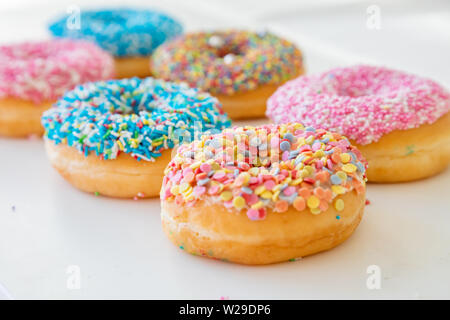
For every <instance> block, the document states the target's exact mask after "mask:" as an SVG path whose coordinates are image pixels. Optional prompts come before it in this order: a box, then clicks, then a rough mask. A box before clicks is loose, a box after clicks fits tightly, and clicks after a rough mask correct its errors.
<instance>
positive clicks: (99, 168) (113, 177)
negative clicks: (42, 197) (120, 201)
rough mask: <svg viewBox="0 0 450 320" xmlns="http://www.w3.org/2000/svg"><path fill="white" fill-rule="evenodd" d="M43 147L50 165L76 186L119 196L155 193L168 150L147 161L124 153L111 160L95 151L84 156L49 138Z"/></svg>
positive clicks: (167, 156) (151, 194) (167, 158)
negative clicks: (103, 157)
mask: <svg viewBox="0 0 450 320" xmlns="http://www.w3.org/2000/svg"><path fill="white" fill-rule="evenodd" d="M45 148H46V150H47V154H48V157H49V159H50V162H51V164H52V166H53V167H54V168H55V169H56V170H57V171H58V172H59V173H60V174H61V175H62V176H63V177H64V178H65V179H66V180H67V181H69V182H70V183H71V184H73V185H74V186H75V187H77V188H78V189H81V190H83V191H85V192H90V193H95V192H98V193H99V194H101V195H105V196H109V197H118V198H133V197H135V196H137V195H139V196H140V197H143V198H149V197H156V196H158V194H159V191H160V189H161V183H162V179H163V175H164V168H165V166H166V165H167V164H168V163H169V161H170V153H171V152H170V150H166V151H164V152H163V153H162V155H161V157H159V158H157V159H156V161H155V162H147V161H137V160H136V159H134V158H133V157H131V156H130V155H129V154H126V153H121V154H119V156H118V157H117V159H114V160H102V159H100V158H99V157H97V156H96V155H95V154H90V155H88V156H87V157H85V156H84V155H83V154H81V153H80V152H79V151H78V150H77V149H75V148H71V147H69V146H67V145H65V144H59V145H55V144H54V142H52V141H50V140H48V139H45Z"/></svg>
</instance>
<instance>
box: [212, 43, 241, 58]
mask: <svg viewBox="0 0 450 320" xmlns="http://www.w3.org/2000/svg"><path fill="white" fill-rule="evenodd" d="M242 55H243V53H242V51H241V50H240V49H239V48H238V47H233V46H226V47H222V48H219V49H218V50H217V52H216V56H217V57H218V58H221V59H223V58H225V57H226V56H242Z"/></svg>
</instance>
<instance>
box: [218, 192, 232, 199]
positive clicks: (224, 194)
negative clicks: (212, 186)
mask: <svg viewBox="0 0 450 320" xmlns="http://www.w3.org/2000/svg"><path fill="white" fill-rule="evenodd" d="M220 198H221V199H222V200H223V201H230V200H231V199H232V198H233V194H232V193H231V192H230V191H224V192H222V193H221V194H220Z"/></svg>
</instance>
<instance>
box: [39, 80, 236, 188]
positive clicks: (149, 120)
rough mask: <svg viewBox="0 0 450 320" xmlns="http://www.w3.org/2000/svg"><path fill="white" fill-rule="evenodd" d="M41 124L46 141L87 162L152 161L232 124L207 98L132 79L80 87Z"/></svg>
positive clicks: (181, 87) (158, 82) (175, 86)
mask: <svg viewBox="0 0 450 320" xmlns="http://www.w3.org/2000/svg"><path fill="white" fill-rule="evenodd" d="M42 124H43V126H44V128H45V130H46V133H45V136H46V137H47V139H50V140H52V141H54V142H55V143H56V144H59V143H66V144H67V145H69V146H72V147H75V148H76V149H78V150H79V151H80V152H81V153H83V154H85V155H86V156H87V155H88V154H89V153H90V152H94V153H95V154H96V155H97V156H100V157H101V158H102V159H115V158H116V157H117V156H118V154H119V153H120V152H124V153H129V154H131V156H132V157H134V158H136V159H137V160H145V161H154V159H155V158H157V157H159V156H161V151H163V150H166V149H170V148H173V147H174V144H175V143H176V142H178V141H180V140H182V139H183V138H190V139H192V137H193V136H194V135H195V134H199V133H218V132H220V130H222V129H223V128H225V127H228V126H230V121H229V119H228V118H227V116H226V114H224V113H223V112H222V109H221V107H220V104H219V103H218V101H217V99H216V98H214V97H212V96H210V95H209V94H208V93H204V92H200V91H198V90H197V89H192V88H189V87H188V86H187V85H186V84H183V83H182V84H175V83H171V82H165V81H163V80H156V79H153V78H146V79H138V78H132V79H122V80H112V81H101V82H93V83H86V84H83V85H81V86H78V87H77V88H75V89H74V90H72V91H70V92H67V93H66V94H65V95H64V96H63V97H62V98H61V99H60V100H59V101H58V103H57V104H56V106H55V107H54V108H52V109H50V110H49V111H47V112H45V113H44V115H43V117H42ZM187 135H188V136H187ZM189 135H190V137H189ZM193 177H194V176H193V175H192V178H193ZM180 188H182V186H180ZM183 188H184V186H183ZM186 188H187V186H186ZM186 190H187V189H186ZM186 190H184V191H186ZM190 192H191V193H192V187H190ZM197 193H198V191H197ZM193 196H194V195H193Z"/></svg>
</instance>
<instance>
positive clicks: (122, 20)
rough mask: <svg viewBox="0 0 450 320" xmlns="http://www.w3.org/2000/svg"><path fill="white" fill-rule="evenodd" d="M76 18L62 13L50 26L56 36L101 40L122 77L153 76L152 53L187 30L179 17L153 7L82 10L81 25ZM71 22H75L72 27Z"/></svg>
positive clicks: (100, 43)
mask: <svg viewBox="0 0 450 320" xmlns="http://www.w3.org/2000/svg"><path fill="white" fill-rule="evenodd" d="M74 19H75V18H73V17H69V16H66V15H65V16H62V17H60V18H58V19H57V20H56V21H54V22H53V23H51V24H50V26H49V30H50V32H51V33H52V34H53V35H54V36H56V37H64V38H75V39H86V40H89V41H92V42H95V43H97V44H98V45H99V46H100V47H101V48H103V49H104V50H106V51H108V52H110V53H111V54H112V55H114V57H115V62H116V72H117V75H118V77H119V78H129V77H133V76H138V77H146V76H149V75H150V70H149V65H148V57H149V56H150V55H151V54H152V52H153V50H155V48H157V47H158V46H159V45H161V44H162V43H163V42H164V41H166V40H167V39H171V38H173V37H175V36H177V35H179V34H181V33H182V31H183V27H182V26H181V24H180V23H179V22H178V21H176V20H175V19H173V18H171V17H169V16H168V15H166V14H164V13H161V12H157V11H152V10H135V9H111V10H98V11H97V10H91V11H88V10H82V11H81V13H80V16H79V26H77V25H75V23H76V21H75V20H74ZM72 20H73V21H72ZM68 23H73V26H72V27H71V28H69V27H68Z"/></svg>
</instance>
